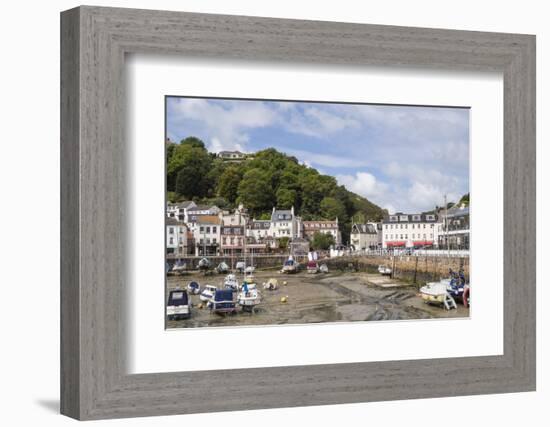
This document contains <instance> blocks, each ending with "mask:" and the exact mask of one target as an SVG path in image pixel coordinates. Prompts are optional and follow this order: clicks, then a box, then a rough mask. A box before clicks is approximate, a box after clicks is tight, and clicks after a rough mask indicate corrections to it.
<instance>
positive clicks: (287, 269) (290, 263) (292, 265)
mask: <svg viewBox="0 0 550 427" xmlns="http://www.w3.org/2000/svg"><path fill="white" fill-rule="evenodd" d="M297 271H298V264H297V263H296V261H294V259H293V258H292V257H289V258H288V259H287V260H286V261H285V263H284V264H283V268H282V270H281V272H282V273H287V274H291V273H296V272H297Z"/></svg>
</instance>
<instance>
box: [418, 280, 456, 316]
mask: <svg viewBox="0 0 550 427" xmlns="http://www.w3.org/2000/svg"><path fill="white" fill-rule="evenodd" d="M447 286H448V282H447V281H446V280H441V281H440V282H429V283H426V286H422V287H421V288H420V296H421V297H422V300H423V301H424V302H425V303H426V304H430V303H436V304H442V305H443V306H444V307H445V308H446V309H447V310H450V309H451V308H456V302H455V300H454V299H453V298H452V297H451V295H449V292H447Z"/></svg>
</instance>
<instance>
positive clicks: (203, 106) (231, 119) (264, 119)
mask: <svg viewBox="0 0 550 427" xmlns="http://www.w3.org/2000/svg"><path fill="white" fill-rule="evenodd" d="M171 102H172V104H171V107H172V111H171V112H172V119H173V122H172V127H174V126H176V127H181V128H185V127H186V125H188V123H187V122H188V121H189V120H196V121H200V122H202V126H203V128H204V129H205V130H206V132H207V133H208V135H207V138H208V139H209V141H207V145H208V149H209V150H210V151H220V150H239V151H246V143H247V142H248V141H249V136H248V134H247V131H249V130H250V129H255V128H259V127H265V126H269V125H271V124H272V123H273V122H274V121H275V119H276V117H277V115H276V113H275V112H274V111H273V110H272V109H271V108H269V107H267V106H266V105H265V104H263V103H260V102H246V101H226V102H224V103H221V102H217V101H212V100H206V99H196V98H173V99H171ZM172 132H174V130H173V129H172Z"/></svg>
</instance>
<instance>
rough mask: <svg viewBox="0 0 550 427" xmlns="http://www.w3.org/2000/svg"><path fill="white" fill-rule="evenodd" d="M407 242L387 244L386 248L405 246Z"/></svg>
mask: <svg viewBox="0 0 550 427" xmlns="http://www.w3.org/2000/svg"><path fill="white" fill-rule="evenodd" d="M406 244H407V242H387V243H386V246H387V247H393V246H405V245H406Z"/></svg>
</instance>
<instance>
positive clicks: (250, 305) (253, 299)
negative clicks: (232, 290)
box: [237, 282, 261, 312]
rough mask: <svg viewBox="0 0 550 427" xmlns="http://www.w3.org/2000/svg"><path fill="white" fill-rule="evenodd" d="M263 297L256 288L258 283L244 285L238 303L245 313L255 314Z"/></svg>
mask: <svg viewBox="0 0 550 427" xmlns="http://www.w3.org/2000/svg"><path fill="white" fill-rule="evenodd" d="M260 301H261V295H260V292H259V291H258V289H257V288H256V283H246V282H245V283H243V285H242V287H241V292H239V294H238V295H237V302H238V304H239V305H240V306H241V307H242V309H243V310H244V311H251V312H254V311H255V308H256V306H257V305H258V304H260Z"/></svg>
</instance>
